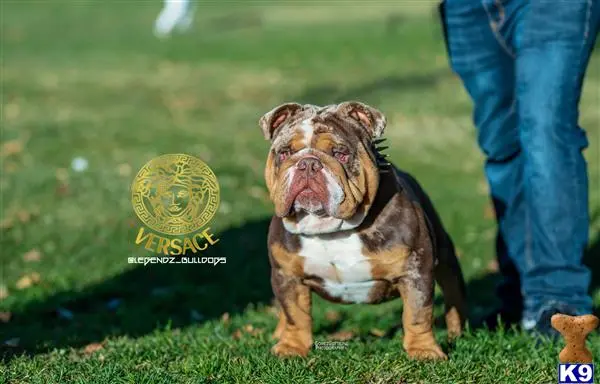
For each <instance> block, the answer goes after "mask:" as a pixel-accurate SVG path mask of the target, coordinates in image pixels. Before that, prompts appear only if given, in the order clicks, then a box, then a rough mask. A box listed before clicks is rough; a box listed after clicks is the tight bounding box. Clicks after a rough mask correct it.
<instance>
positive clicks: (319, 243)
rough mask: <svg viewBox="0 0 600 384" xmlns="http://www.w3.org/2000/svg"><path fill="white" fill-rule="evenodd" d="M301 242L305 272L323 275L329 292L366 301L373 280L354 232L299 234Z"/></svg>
mask: <svg viewBox="0 0 600 384" xmlns="http://www.w3.org/2000/svg"><path fill="white" fill-rule="evenodd" d="M300 245H301V250H300V252H299V254H300V256H303V257H304V258H305V260H304V273H305V274H307V275H313V276H317V277H320V278H322V279H323V289H324V290H325V291H327V293H328V294H329V295H331V296H334V297H339V298H341V299H343V300H344V301H348V302H355V303H362V302H367V301H368V298H369V293H370V291H371V288H372V287H373V285H374V284H375V283H374V282H373V281H372V275H371V264H370V263H369V261H368V260H367V258H366V257H365V256H364V255H363V254H362V243H361V241H360V237H359V236H358V235H357V234H354V233H353V234H345V233H343V234H340V233H331V234H327V235H318V236H300Z"/></svg>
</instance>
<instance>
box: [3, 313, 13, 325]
mask: <svg viewBox="0 0 600 384" xmlns="http://www.w3.org/2000/svg"><path fill="white" fill-rule="evenodd" d="M11 317H12V313H10V312H0V321H2V322H3V323H8V322H9V321H10V318H11Z"/></svg>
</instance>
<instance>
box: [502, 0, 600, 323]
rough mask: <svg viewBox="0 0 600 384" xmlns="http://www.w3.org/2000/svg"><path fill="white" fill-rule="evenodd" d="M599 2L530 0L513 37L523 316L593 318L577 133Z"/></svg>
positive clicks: (581, 136)
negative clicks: (571, 312) (568, 310)
mask: <svg viewBox="0 0 600 384" xmlns="http://www.w3.org/2000/svg"><path fill="white" fill-rule="evenodd" d="M599 6H600V4H599V2H598V1H597V0H593V1H592V0H570V1H552V2H548V1H539V0H537V1H530V2H528V5H527V7H526V10H525V12H524V13H523V16H522V18H521V20H520V23H521V25H520V26H519V28H518V32H517V33H516V36H515V43H514V44H515V51H516V82H517V85H516V86H517V93H516V97H517V111H518V115H519V132H520V137H521V146H522V152H523V157H524V190H525V200H526V233H527V244H526V252H525V270H524V273H523V275H522V277H521V278H522V288H523V293H524V296H525V298H526V299H525V306H526V308H525V317H529V318H532V319H535V317H536V314H537V313H539V312H540V310H542V309H543V307H544V306H548V305H553V304H552V303H555V302H562V303H565V304H569V305H571V306H573V307H574V309H576V310H578V311H579V312H580V313H589V312H590V311H591V309H592V308H591V306H592V302H591V298H590V296H589V295H588V289H589V282H590V271H589V270H588V269H587V268H586V267H585V266H584V265H583V264H582V256H583V252H584V249H585V247H586V244H587V241H588V230H589V217H588V215H589V214H588V178H587V170H586V162H585V159H584V157H583V155H582V151H583V149H584V148H585V147H586V146H587V139H586V136H585V132H584V131H583V130H582V129H581V128H580V127H579V126H578V104H579V99H580V95H581V88H582V82H583V77H584V73H585V69H586V67H587V65H588V61H589V57H590V52H591V50H592V47H593V44H594V40H595V38H596V35H597V31H598V20H599V19H600V14H599Z"/></svg>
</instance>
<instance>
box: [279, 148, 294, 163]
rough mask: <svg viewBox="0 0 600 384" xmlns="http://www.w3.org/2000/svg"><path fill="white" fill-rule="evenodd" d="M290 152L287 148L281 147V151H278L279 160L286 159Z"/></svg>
mask: <svg viewBox="0 0 600 384" xmlns="http://www.w3.org/2000/svg"><path fill="white" fill-rule="evenodd" d="M291 154H292V152H291V151H290V150H289V149H283V150H281V151H279V154H278V155H279V161H284V160H285V159H287V158H288V157H290V155H291Z"/></svg>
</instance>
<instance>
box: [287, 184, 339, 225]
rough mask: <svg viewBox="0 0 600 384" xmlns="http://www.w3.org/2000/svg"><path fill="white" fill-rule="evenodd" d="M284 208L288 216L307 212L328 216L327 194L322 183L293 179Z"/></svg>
mask: <svg viewBox="0 0 600 384" xmlns="http://www.w3.org/2000/svg"><path fill="white" fill-rule="evenodd" d="M286 206H287V212H288V215H291V214H292V213H294V212H307V213H310V214H314V215H319V216H325V215H328V214H330V212H328V208H329V192H328V190H327V187H326V186H325V185H324V183H322V182H319V181H318V180H313V179H306V178H302V177H298V178H295V179H294V180H293V181H292V183H291V184H290V187H289V189H288V193H287V198H286Z"/></svg>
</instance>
